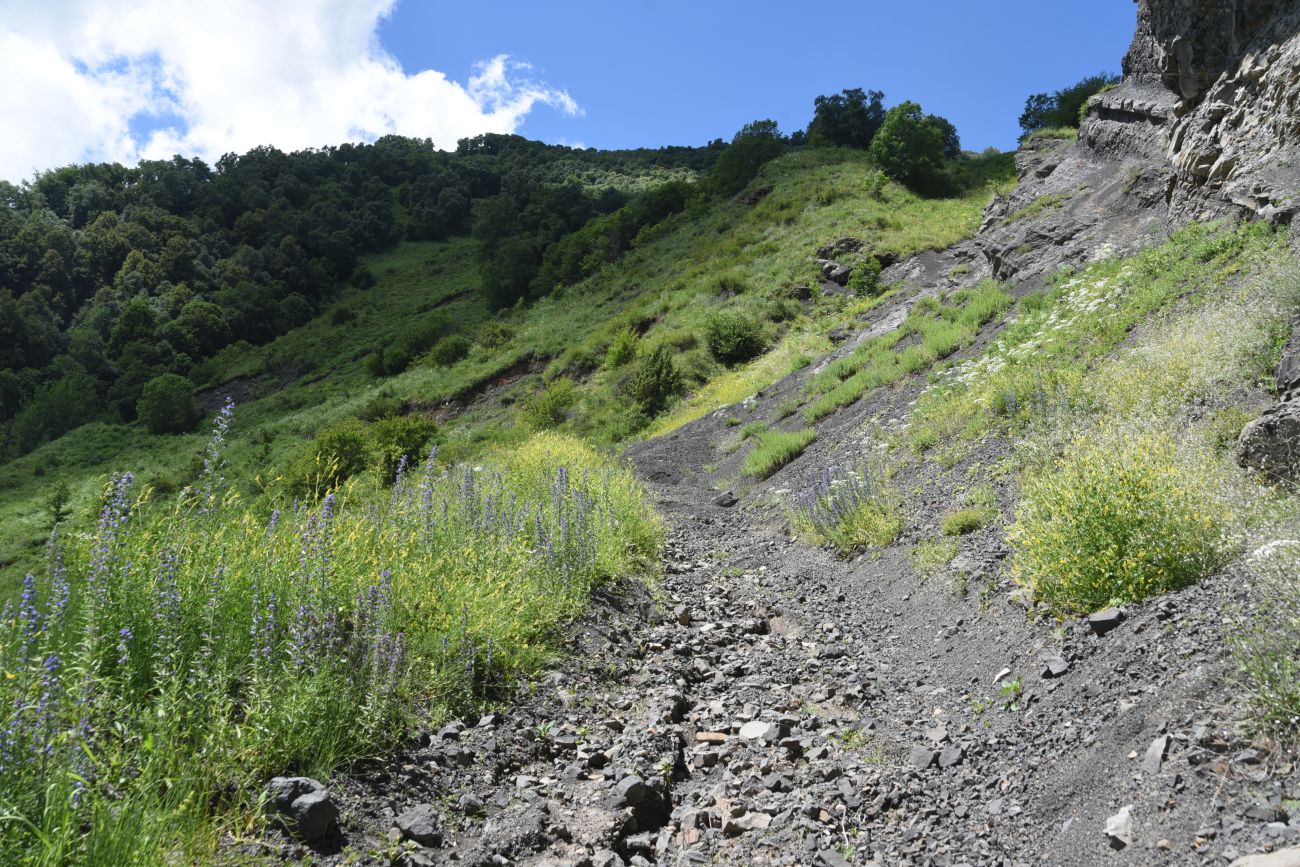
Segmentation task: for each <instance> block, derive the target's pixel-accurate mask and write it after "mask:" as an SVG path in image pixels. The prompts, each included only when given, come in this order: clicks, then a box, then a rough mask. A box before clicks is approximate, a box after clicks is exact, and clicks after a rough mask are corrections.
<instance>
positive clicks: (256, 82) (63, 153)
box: [0, 0, 581, 181]
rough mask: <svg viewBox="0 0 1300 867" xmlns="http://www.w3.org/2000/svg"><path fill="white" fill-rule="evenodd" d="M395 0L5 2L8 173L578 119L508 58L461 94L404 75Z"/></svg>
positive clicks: (1, 144) (3, 107) (1, 11)
mask: <svg viewBox="0 0 1300 867" xmlns="http://www.w3.org/2000/svg"><path fill="white" fill-rule="evenodd" d="M395 3H396V0H280V2H276V3H267V2H264V0H223V2H221V3H199V2H195V0H45V2H41V3H30V2H26V0H0V81H3V82H4V86H3V87H0V116H3V117H5V118H7V119H8V123H7V127H8V132H7V134H6V135H4V136H0V177H2V178H6V179H9V180H13V181H17V180H21V179H25V178H29V177H30V176H31V175H32V173H33V172H34V171H36V170H43V169H48V168H53V167H55V166H60V165H67V164H69V163H74V162H85V161H103V160H112V161H118V162H123V163H132V162H134V161H136V160H138V159H141V158H148V159H158V158H167V157H170V156H171V155H173V154H176V153H180V154H184V155H187V156H189V155H193V156H198V157H201V158H203V159H204V160H207V161H208V162H213V161H215V160H216V159H217V158H218V157H220V156H221V155H222V154H225V153H230V152H242V151H245V150H248V149H249V148H251V147H255V146H257V145H263V144H271V145H275V146H276V147H279V148H282V149H285V150H293V149H297V148H304V147H316V146H321V145H326V144H336V143H338V142H342V141H358V140H371V139H374V138H377V137H378V136H381V135H385V134H388V133H397V134H400V135H408V136H416V137H421V138H423V137H428V138H431V139H433V141H434V144H435V145H437V146H439V147H443V148H448V147H453V146H454V145H455V143H456V140H457V139H458V138H461V137H464V136H467V135H475V134H478V133H481V132H503V133H504V132H513V131H515V130H516V129H517V128H518V127H519V125H520V123H522V121H523V120H524V118H525V117H526V116H527V115H528V113H529V111H531V110H532V109H533V108H534V107H535V106H537V105H539V104H544V105H548V106H551V107H552V108H554V109H556V110H558V111H561V112H563V113H566V114H571V115H576V114H580V113H581V110H580V109H579V107H578V105H577V103H575V102H574V100H573V98H572V97H570V96H569V94H568V93H566V92H564V91H562V90H557V89H555V88H552V87H549V86H547V85H546V84H545V83H543V82H540V81H537V80H535V79H534V77H533V75H532V70H531V68H530V67H529V66H528V65H527V64H525V63H520V62H517V61H513V60H511V59H510V58H509V57H506V56H504V55H501V56H498V57H493V58H491V59H489V60H486V61H484V62H482V63H479V64H478V65H477V66H476V68H475V69H474V71H473V74H472V75H471V76H470V77H469V79H468V80H467V81H466V82H465V83H464V84H461V83H459V82H456V81H453V80H451V79H449V78H448V77H447V76H446V75H445V74H443V73H441V72H438V71H436V70H433V69H426V70H422V71H418V72H413V73H408V72H407V71H405V70H403V69H402V67H401V65H400V64H399V63H398V62H397V61H396V60H395V59H394V58H393V57H392V56H391V55H389V54H388V53H387V52H386V51H384V49H383V47H382V46H381V45H380V44H379V41H378V38H377V36H376V28H377V27H378V25H379V22H380V21H382V20H383V19H384V18H385V17H386V16H387V15H389V14H390V13H391V12H392V10H393V7H394V5H395ZM145 130H147V132H145Z"/></svg>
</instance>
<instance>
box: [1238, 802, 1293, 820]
mask: <svg viewBox="0 0 1300 867" xmlns="http://www.w3.org/2000/svg"><path fill="white" fill-rule="evenodd" d="M1242 815H1243V816H1245V817H1246V818H1247V819H1256V820H1258V821H1260V822H1285V821H1286V812H1285V811H1284V810H1282V809H1281V808H1279V807H1275V806H1274V805H1272V804H1270V803H1269V802H1268V801H1265V800H1262V799H1256V800H1255V801H1254V802H1252V803H1251V805H1250V806H1249V807H1247V808H1246V809H1245V811H1244V812H1243V813H1242Z"/></svg>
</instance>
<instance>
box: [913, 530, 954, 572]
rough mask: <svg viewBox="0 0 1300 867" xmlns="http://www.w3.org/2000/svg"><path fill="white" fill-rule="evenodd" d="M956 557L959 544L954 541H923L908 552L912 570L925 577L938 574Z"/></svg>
mask: <svg viewBox="0 0 1300 867" xmlns="http://www.w3.org/2000/svg"><path fill="white" fill-rule="evenodd" d="M956 556H957V542H956V540H954V539H922V540H921V541H919V542H917V543H916V544H915V545H913V546H912V550H911V551H909V552H908V559H910V560H911V561H912V568H913V569H915V570H916V571H917V572H918V573H920V574H921V575H924V576H930V575H933V574H934V573H936V572H938V571H939V570H940V569H942V568H943V567H944V566H947V565H948V564H949V563H951V562H952V558H953V557H956Z"/></svg>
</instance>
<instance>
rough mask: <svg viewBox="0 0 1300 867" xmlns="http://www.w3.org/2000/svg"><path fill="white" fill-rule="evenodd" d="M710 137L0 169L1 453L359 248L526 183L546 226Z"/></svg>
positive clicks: (241, 324) (110, 416)
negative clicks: (620, 145)
mask: <svg viewBox="0 0 1300 867" xmlns="http://www.w3.org/2000/svg"><path fill="white" fill-rule="evenodd" d="M717 150H718V148H712V149H710V148H663V149H659V150H638V151H608V152H597V151H594V150H575V149H572V148H567V147H561V146H552V145H546V144H542V143H540V142H532V141H528V140H526V139H523V138H522V137H519V136H506V135H483V136H478V137H476V138H472V139H465V140H462V141H461V142H460V143H459V145H458V147H457V149H456V151H454V152H450V153H445V152H440V151H437V150H435V149H434V148H433V145H432V143H431V142H430V141H428V140H427V139H426V140H418V139H408V138H401V137H398V136H386V137H384V138H381V139H379V140H378V141H376V142H375V143H373V144H361V145H352V144H345V145H340V146H338V147H329V148H322V149H319V150H306V151H299V152H295V153H284V152H281V151H279V150H276V149H275V148H270V147H263V148H256V149H254V150H252V151H249V152H248V153H246V154H243V155H238V156H236V155H228V156H226V157H223V158H222V159H221V160H219V161H218V162H217V164H216V165H215V166H208V165H206V164H205V163H203V162H202V161H200V160H197V159H191V160H186V159H182V158H180V157H176V158H174V159H172V160H165V161H146V162H142V163H141V164H140V165H139V166H137V167H135V168H125V167H123V166H121V165H116V164H98V165H85V166H70V167H67V168H61V169H57V170H54V171H50V172H46V173H43V174H40V175H38V176H37V177H36V178H35V179H34V180H33V181H31V182H29V183H26V184H23V185H22V186H16V185H13V184H9V183H5V182H0V429H2V430H3V432H4V439H3V443H2V444H0V455H4V454H7V455H13V454H16V453H23V452H26V451H29V450H31V449H32V448H34V447H35V446H37V445H39V444H40V443H41V442H44V441H46V440H48V439H52V438H56V437H58V436H60V435H61V434H63V433H64V432H66V431H68V430H70V429H72V428H74V427H77V426H79V425H81V424H84V423H85V422H87V421H90V420H93V419H96V418H104V419H107V420H112V421H123V422H130V421H133V420H135V419H136V417H137V413H138V411H139V403H140V400H141V398H142V396H143V395H144V394H145V388H146V385H148V384H149V383H150V382H153V381H155V380H158V379H159V378H161V377H170V379H167V380H166V383H167V386H168V389H169V390H170V391H172V392H175V391H176V389H177V385H176V380H177V378H183V377H187V376H190V377H192V378H195V379H197V378H199V377H198V376H196V375H195V374H196V372H201V371H202V367H203V364H204V361H205V360H206V359H211V358H212V357H213V356H215V355H216V354H217V353H219V352H220V351H221V350H222V349H224V348H226V347H228V346H232V345H238V343H239V342H240V341H246V342H247V343H248V344H250V345H251V344H260V343H265V342H267V341H270V340H272V339H274V338H275V337H276V336H277V335H279V334H282V333H284V332H286V331H288V330H290V329H292V328H295V327H297V326H298V325H301V324H303V323H304V322H306V321H307V320H308V319H310V318H311V317H312V316H314V315H315V313H316V312H317V310H318V309H319V308H320V306H321V304H322V302H323V301H324V299H326V298H328V297H329V296H330V294H331V293H332V292H333V291H335V289H336V288H337V287H338V286H340V285H341V284H343V283H344V282H346V281H348V280H354V281H357V282H360V283H365V282H366V281H367V280H369V279H371V278H370V277H369V275H367V274H366V273H365V272H363V271H358V270H357V262H358V257H359V256H362V255H364V254H366V253H370V252H374V251H377V250H381V249H383V248H385V247H388V246H391V245H392V244H394V243H396V242H397V241H399V240H401V239H403V238H409V239H413V240H429V239H439V238H444V237H448V236H451V235H459V234H465V233H467V232H468V231H469V230H470V226H471V220H472V219H478V218H476V215H478V214H486V213H491V211H492V208H493V207H499V205H500V202H501V199H500V197H501V196H502V195H506V196H507V197H509V198H510V200H511V201H514V200H515V198H516V197H517V196H518V194H519V191H521V190H522V191H527V192H526V194H525V196H524V198H526V199H527V200H528V201H529V202H530V203H532V205H533V209H532V210H531V211H530V212H528V213H525V214H521V215H520V221H521V223H522V224H527V225H530V226H532V227H534V228H535V229H536V230H537V234H538V237H539V239H540V240H541V241H544V242H549V241H552V240H556V239H559V238H561V237H563V236H564V235H566V234H568V233H569V232H571V231H572V230H573V229H576V228H578V227H579V226H582V225H583V224H585V223H586V222H588V221H589V220H590V219H591V218H592V217H595V216H599V215H602V214H610V213H613V212H616V211H618V210H619V209H620V208H621V207H623V206H624V205H625V204H627V203H628V201H629V199H630V198H631V197H632V196H633V195H634V194H635V193H636V192H637V191H638V190H640V189H643V188H646V187H649V188H652V189H653V188H654V187H656V186H658V185H662V184H664V183H671V182H672V181H673V180H674V179H677V180H680V179H685V178H690V177H693V176H694V175H695V174H696V173H697V172H702V171H707V169H708V167H709V165H710V163H711V160H712V159H713V157H714V156H716V152H717ZM480 221H481V220H480ZM565 273H566V274H570V273H572V269H571V268H568V269H567V270H566V271H565ZM159 388H161V385H159V386H156V387H155V389H154V391H155V392H157V391H158V390H159ZM176 400H177V401H179V405H181V406H182V407H184V406H185V401H184V396H183V395H181V396H178V397H176ZM155 405H156V402H151V403H150V407H151V408H152V407H153V406H155ZM151 415H157V413H151ZM152 426H154V425H153V424H152V423H151V427H152ZM175 426H176V425H175V423H172V424H171V425H168V427H171V428H174V427H175Z"/></svg>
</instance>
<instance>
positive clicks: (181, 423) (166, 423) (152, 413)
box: [136, 373, 200, 434]
mask: <svg viewBox="0 0 1300 867" xmlns="http://www.w3.org/2000/svg"><path fill="white" fill-rule="evenodd" d="M136 416H137V417H138V418H139V419H140V421H141V422H143V423H144V426H145V427H147V428H148V429H149V430H150V432H152V433H156V434H161V433H186V432H188V431H191V430H193V429H194V425H195V424H197V423H198V420H199V418H200V411H199V406H198V403H197V402H196V401H195V399H194V385H193V383H191V382H190V381H189V380H188V379H186V378H185V377H183V376H177V375H176V374H174V373H164V374H163V375H162V376H156V377H154V378H153V379H151V380H149V382H148V383H147V384H146V385H145V387H144V392H143V393H142V394H141V395H140V402H139V403H138V404H137V405H136Z"/></svg>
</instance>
